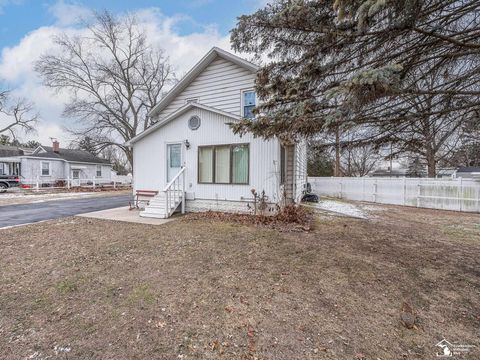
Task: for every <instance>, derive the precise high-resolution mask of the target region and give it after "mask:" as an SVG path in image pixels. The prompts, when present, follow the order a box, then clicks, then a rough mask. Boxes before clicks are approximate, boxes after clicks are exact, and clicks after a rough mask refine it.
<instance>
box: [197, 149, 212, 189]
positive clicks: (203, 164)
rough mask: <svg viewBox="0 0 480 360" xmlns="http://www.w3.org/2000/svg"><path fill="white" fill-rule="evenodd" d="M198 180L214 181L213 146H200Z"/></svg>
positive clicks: (202, 181)
mask: <svg viewBox="0 0 480 360" xmlns="http://www.w3.org/2000/svg"><path fill="white" fill-rule="evenodd" d="M198 181H199V182H201V183H212V182H213V147H200V148H198Z"/></svg>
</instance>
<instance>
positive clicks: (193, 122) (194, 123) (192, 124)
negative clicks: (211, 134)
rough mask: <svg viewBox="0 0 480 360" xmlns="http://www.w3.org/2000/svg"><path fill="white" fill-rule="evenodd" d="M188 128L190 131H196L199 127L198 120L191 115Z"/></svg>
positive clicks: (195, 116)
mask: <svg viewBox="0 0 480 360" xmlns="http://www.w3.org/2000/svg"><path fill="white" fill-rule="evenodd" d="M188 127H189V128H190V129H191V130H197V129H198V128H199V127H200V118H199V117H198V116H197V115H193V116H192V117H191V118H190V119H188Z"/></svg>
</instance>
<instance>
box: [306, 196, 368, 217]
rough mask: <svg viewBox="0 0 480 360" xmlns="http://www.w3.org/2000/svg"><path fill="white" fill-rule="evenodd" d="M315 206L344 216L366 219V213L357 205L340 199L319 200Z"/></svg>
mask: <svg viewBox="0 0 480 360" xmlns="http://www.w3.org/2000/svg"><path fill="white" fill-rule="evenodd" d="M315 207H316V208H317V209H320V210H326V211H331V212H335V213H338V214H342V215H345V216H351V217H356V218H361V219H368V215H367V214H366V213H365V212H364V211H362V209H360V208H359V207H358V206H355V205H353V204H350V203H345V202H342V201H335V200H320V201H319V202H318V203H316V204H315Z"/></svg>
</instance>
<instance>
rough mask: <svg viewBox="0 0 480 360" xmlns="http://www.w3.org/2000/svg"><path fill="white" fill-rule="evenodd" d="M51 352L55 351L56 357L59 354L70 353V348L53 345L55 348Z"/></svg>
mask: <svg viewBox="0 0 480 360" xmlns="http://www.w3.org/2000/svg"><path fill="white" fill-rule="evenodd" d="M53 351H55V355H58V354H60V353H69V352H70V351H72V348H71V347H70V346H58V345H55V347H54V348H53Z"/></svg>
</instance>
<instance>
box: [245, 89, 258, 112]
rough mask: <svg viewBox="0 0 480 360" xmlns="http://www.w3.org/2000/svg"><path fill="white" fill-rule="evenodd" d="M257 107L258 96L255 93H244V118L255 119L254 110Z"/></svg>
mask: <svg viewBox="0 0 480 360" xmlns="http://www.w3.org/2000/svg"><path fill="white" fill-rule="evenodd" d="M255 105H256V94H255V91H252V90H248V91H244V92H243V95H242V107H243V108H242V112H243V114H242V115H243V117H244V118H247V119H253V118H254V117H255V115H253V108H254V107H255Z"/></svg>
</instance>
